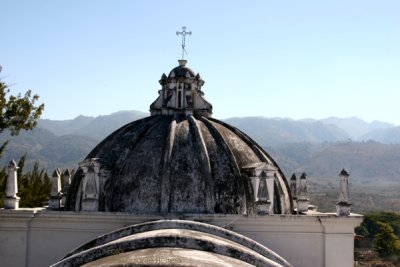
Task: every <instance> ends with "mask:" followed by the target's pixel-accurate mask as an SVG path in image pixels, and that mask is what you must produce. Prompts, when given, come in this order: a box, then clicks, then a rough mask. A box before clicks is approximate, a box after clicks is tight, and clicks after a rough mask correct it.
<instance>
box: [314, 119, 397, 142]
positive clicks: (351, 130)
mask: <svg viewBox="0 0 400 267" xmlns="http://www.w3.org/2000/svg"><path fill="white" fill-rule="evenodd" d="M320 121H321V122H323V123H325V124H331V125H335V126H337V127H339V128H341V129H343V130H344V131H346V132H347V133H348V134H349V135H350V136H351V138H352V139H354V140H361V141H362V140H364V139H360V137H361V136H363V135H365V134H367V133H369V132H371V131H375V130H384V129H389V128H392V127H394V125H393V124H391V123H387V122H382V121H373V122H371V123H368V122H366V121H363V120H361V119H359V118H356V117H352V118H336V117H330V118H326V119H322V120H320ZM399 140H400V139H399Z"/></svg>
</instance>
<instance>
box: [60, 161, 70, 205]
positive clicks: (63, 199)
mask: <svg viewBox="0 0 400 267" xmlns="http://www.w3.org/2000/svg"><path fill="white" fill-rule="evenodd" d="M62 176H63V184H62V192H63V194H62V197H61V206H62V207H64V206H65V203H66V202H67V193H68V189H69V186H70V184H71V173H70V172H69V170H68V169H66V170H65V171H64V173H63V175H62Z"/></svg>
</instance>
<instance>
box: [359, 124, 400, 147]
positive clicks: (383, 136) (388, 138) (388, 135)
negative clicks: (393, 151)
mask: <svg viewBox="0 0 400 267" xmlns="http://www.w3.org/2000/svg"><path fill="white" fill-rule="evenodd" d="M359 139H360V140H375V141H377V142H381V143H385V144H399V143H400V126H398V127H393V128H388V129H378V130H374V131H371V132H368V133H366V134H364V135H363V136H361V137H360V138H359Z"/></svg>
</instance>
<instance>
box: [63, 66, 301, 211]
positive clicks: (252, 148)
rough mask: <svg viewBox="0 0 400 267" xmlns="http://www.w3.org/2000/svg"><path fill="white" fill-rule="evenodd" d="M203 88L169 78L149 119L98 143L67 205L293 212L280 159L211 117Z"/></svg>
mask: <svg viewBox="0 0 400 267" xmlns="http://www.w3.org/2000/svg"><path fill="white" fill-rule="evenodd" d="M174 70H175V69H174ZM174 70H173V71H174ZM171 72H172V71H171ZM190 82H191V80H190V78H189V77H188V78H187V80H185V79H184V80H183V83H190ZM203 83H204V82H203ZM192 85H193V84H192ZM197 85H199V83H197ZM201 85H202V84H201ZM200 87H201V86H197V87H196V86H189V87H184V86H182V87H180V86H179V84H176V83H175V82H173V81H169V84H168V83H167V84H165V85H163V88H162V90H160V91H159V95H160V96H159V97H158V99H157V100H156V101H155V102H154V103H153V104H152V105H151V113H152V116H149V117H147V118H144V119H141V120H137V121H134V122H132V123H129V124H127V125H125V126H123V127H121V128H120V129H118V130H117V131H115V132H114V133H112V134H111V135H109V136H108V137H107V138H105V139H104V140H103V141H102V142H101V143H100V144H98V145H97V147H95V148H94V149H93V150H92V151H91V152H90V153H89V155H88V156H87V157H86V159H85V160H84V161H83V162H82V163H81V164H80V168H79V169H78V171H77V172H76V174H75V176H74V178H73V180H72V183H71V186H70V188H69V191H68V196H67V203H66V209H68V210H76V211H79V210H87V211H113V212H130V213H136V214H165V213H210V214H213V213H220V214H256V213H260V212H261V213H262V212H264V213H267V214H271V213H275V214H289V213H291V211H292V208H293V207H292V200H291V197H290V189H289V187H288V183H287V181H286V179H285V177H284V175H283V173H282V171H281V170H280V169H279V167H278V166H277V164H276V163H275V162H274V160H273V159H272V158H271V157H270V155H268V153H267V152H266V151H265V150H264V149H263V148H262V147H261V146H260V145H258V144H257V143H256V142H254V141H253V140H252V139H251V138H249V137H248V136H247V135H246V134H244V133H243V132H241V131H240V130H238V129H237V128H235V127H233V126H230V125H228V124H226V123H224V122H222V121H219V120H216V119H214V118H211V108H212V107H211V105H210V104H209V103H208V102H207V101H205V100H204V98H203V97H202V96H203V93H202V91H201V88H200ZM178 91H180V92H181V94H182V95H184V96H189V95H190V96H191V97H192V100H194V101H192V102H191V103H192V104H193V102H196V103H195V104H193V105H191V106H190V102H189V101H187V102H184V101H182V97H181V99H180V100H181V101H182V102H181V103H176V100H178V98H179V97H176V96H177V95H178ZM170 102H173V103H170Z"/></svg>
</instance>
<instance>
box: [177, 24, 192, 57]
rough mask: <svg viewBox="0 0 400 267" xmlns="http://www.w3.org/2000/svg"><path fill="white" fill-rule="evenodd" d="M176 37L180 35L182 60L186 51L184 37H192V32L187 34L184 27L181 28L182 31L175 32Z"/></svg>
mask: <svg viewBox="0 0 400 267" xmlns="http://www.w3.org/2000/svg"><path fill="white" fill-rule="evenodd" d="M176 35H178V36H179V35H182V59H184V56H185V53H186V50H185V41H186V35H192V31H189V32H187V31H186V27H185V26H183V27H182V31H181V32H179V31H177V32H176Z"/></svg>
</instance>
